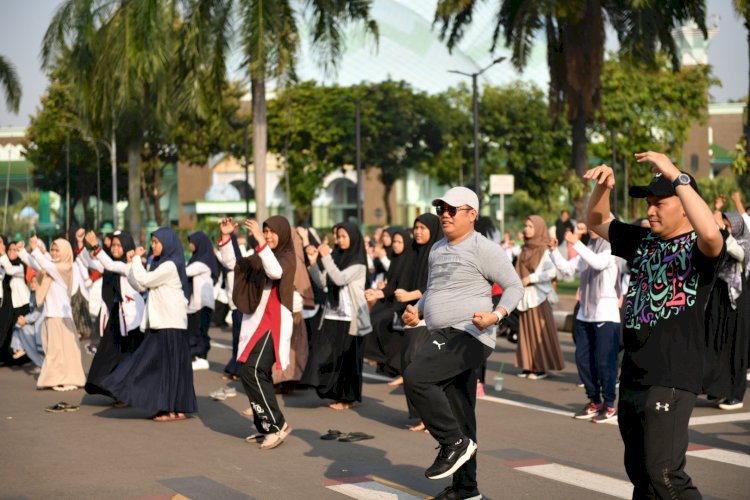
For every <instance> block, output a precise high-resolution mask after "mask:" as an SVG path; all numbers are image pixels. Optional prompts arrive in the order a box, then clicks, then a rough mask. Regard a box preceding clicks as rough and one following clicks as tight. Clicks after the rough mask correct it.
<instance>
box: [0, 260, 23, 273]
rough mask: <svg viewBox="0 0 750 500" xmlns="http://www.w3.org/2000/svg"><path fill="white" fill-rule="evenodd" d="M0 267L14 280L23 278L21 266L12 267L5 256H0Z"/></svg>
mask: <svg viewBox="0 0 750 500" xmlns="http://www.w3.org/2000/svg"><path fill="white" fill-rule="evenodd" d="M0 266H1V267H2V268H3V270H5V273H6V274H8V275H9V276H14V277H16V278H19V277H23V276H24V272H23V266H22V265H20V264H19V265H17V266H14V265H13V264H12V263H11V262H10V259H9V258H8V256H7V255H0Z"/></svg>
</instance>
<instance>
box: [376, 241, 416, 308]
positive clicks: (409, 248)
mask: <svg viewBox="0 0 750 500" xmlns="http://www.w3.org/2000/svg"><path fill="white" fill-rule="evenodd" d="M396 235H400V236H401V238H402V239H403V240H404V250H403V251H402V252H401V253H399V254H397V253H395V252H394V253H393V256H392V257H391V265H390V267H389V268H388V272H387V273H386V275H385V280H386V284H385V288H383V294H384V295H385V297H386V298H389V297H392V296H393V293H394V292H395V291H396V290H397V289H399V288H404V278H407V277H408V274H407V273H408V270H409V268H410V267H412V266H414V259H413V258H414V248H413V243H414V242H413V241H412V237H411V233H410V232H409V231H408V230H406V229H401V228H399V229H397V230H396V231H394V233H393V238H395V237H396Z"/></svg>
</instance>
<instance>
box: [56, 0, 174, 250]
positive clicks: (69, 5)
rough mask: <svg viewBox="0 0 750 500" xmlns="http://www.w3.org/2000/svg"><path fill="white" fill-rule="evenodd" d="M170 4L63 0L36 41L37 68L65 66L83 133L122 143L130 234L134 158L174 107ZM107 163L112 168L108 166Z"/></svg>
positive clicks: (135, 226) (135, 192)
mask: <svg viewBox="0 0 750 500" xmlns="http://www.w3.org/2000/svg"><path fill="white" fill-rule="evenodd" d="M179 25H180V24H179V10H178V5H177V2H173V1H170V0H140V1H138V2H133V1H129V0H65V1H64V2H63V3H62V4H61V5H60V7H59V8H58V9H57V11H56V12H55V15H54V16H53V18H52V21H51V22H50V24H49V27H48V28H47V32H46V33H45V36H44V40H43V43H42V63H43V66H44V67H45V68H48V69H49V68H52V67H54V65H55V64H56V63H57V61H58V60H59V58H61V57H64V58H65V62H66V64H69V65H70V68H69V71H68V72H67V74H69V75H70V78H71V80H72V82H71V83H72V84H73V88H74V90H75V97H76V98H77V101H78V103H79V106H80V110H79V115H80V116H79V120H80V121H81V122H82V123H83V124H84V125H85V127H86V128H87V129H89V130H88V131H87V132H91V131H94V130H99V131H102V134H101V135H105V134H109V135H111V142H112V146H111V147H110V154H111V155H112V161H113V162H116V146H115V141H114V138H115V133H116V130H119V131H120V135H121V137H124V138H125V141H126V150H127V156H128V201H129V212H130V229H131V232H132V233H133V235H134V236H135V237H136V238H139V234H140V230H141V182H140V181H141V154H142V150H143V145H144V143H145V142H146V141H147V138H148V137H149V135H153V133H154V128H155V127H158V125H159V124H160V123H161V122H162V121H163V118H164V117H166V116H169V115H170V114H171V113H172V112H173V110H174V104H175V100H174V99H172V97H173V96H172V95H171V94H170V90H171V89H175V88H179V85H175V78H176V76H175V75H176V72H175V66H176V62H175V60H176V55H177V47H178V43H177V40H178V35H177V29H178V27H179ZM113 164H114V163H113Z"/></svg>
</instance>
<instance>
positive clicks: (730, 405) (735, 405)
mask: <svg viewBox="0 0 750 500" xmlns="http://www.w3.org/2000/svg"><path fill="white" fill-rule="evenodd" d="M719 408H721V409H722V410H739V409H740V408H742V400H740V399H737V398H732V399H725V400H724V401H722V402H721V403H719Z"/></svg>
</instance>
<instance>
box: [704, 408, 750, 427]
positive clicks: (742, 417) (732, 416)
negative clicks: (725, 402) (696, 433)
mask: <svg viewBox="0 0 750 500" xmlns="http://www.w3.org/2000/svg"><path fill="white" fill-rule="evenodd" d="M747 420H750V412H744V413H728V414H724V415H708V416H705V417H692V418H691V419H690V427H693V426H695V425H710V424H724V423H727V422H745V421H747Z"/></svg>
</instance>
